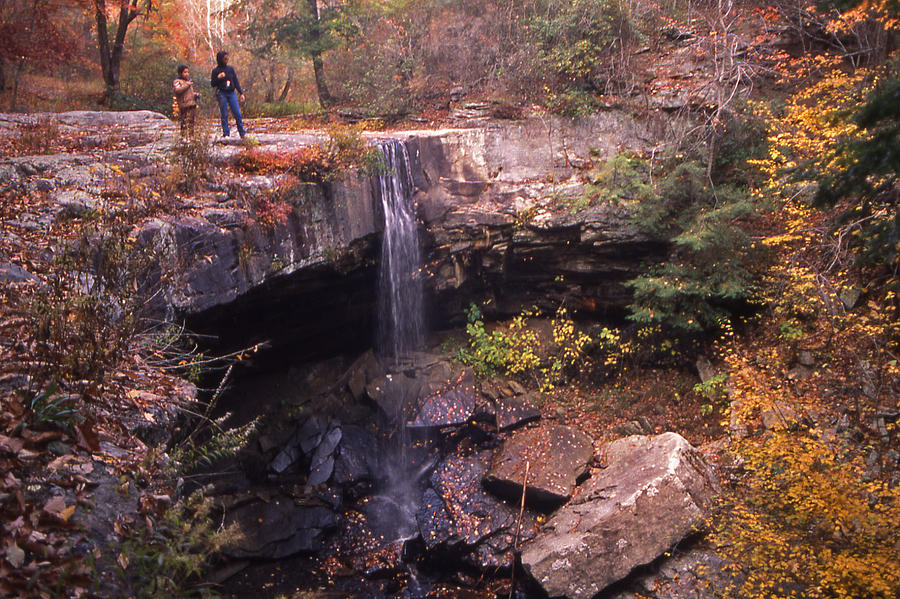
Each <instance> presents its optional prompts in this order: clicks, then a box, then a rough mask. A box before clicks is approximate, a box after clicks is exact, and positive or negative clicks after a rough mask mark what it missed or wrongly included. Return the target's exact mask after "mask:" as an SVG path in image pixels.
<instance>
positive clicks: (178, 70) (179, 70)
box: [175, 64, 188, 77]
mask: <svg viewBox="0 0 900 599" xmlns="http://www.w3.org/2000/svg"><path fill="white" fill-rule="evenodd" d="M187 68H188V66H187V65H186V64H180V65H178V67H177V68H176V69H175V73H176V74H177V75H178V76H179V77H181V74H182V73H184V71H185V69H187Z"/></svg>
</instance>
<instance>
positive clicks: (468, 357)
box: [455, 304, 591, 391]
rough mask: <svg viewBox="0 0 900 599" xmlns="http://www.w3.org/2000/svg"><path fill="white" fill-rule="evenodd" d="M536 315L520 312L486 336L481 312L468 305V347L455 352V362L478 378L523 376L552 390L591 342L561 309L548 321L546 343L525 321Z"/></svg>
mask: <svg viewBox="0 0 900 599" xmlns="http://www.w3.org/2000/svg"><path fill="white" fill-rule="evenodd" d="M536 315H537V314H536V313H535V312H532V311H523V312H522V313H521V314H519V315H518V316H516V317H515V318H513V319H512V320H511V321H510V322H509V323H508V324H507V325H506V326H505V327H499V328H496V329H494V330H493V331H490V332H489V331H488V330H487V329H486V327H485V324H484V320H483V318H482V314H481V310H480V309H479V308H478V306H476V305H475V304H470V305H469V308H468V310H467V311H466V317H467V319H468V323H467V324H466V334H467V335H468V338H469V339H468V341H469V343H468V347H461V348H459V349H457V350H456V354H455V357H456V359H457V360H459V361H461V362H463V363H464V364H467V365H469V366H471V367H472V369H473V370H474V371H475V374H476V375H478V376H480V377H489V376H495V375H499V374H505V375H509V376H525V377H529V378H531V379H532V380H533V381H534V382H536V383H537V384H538V386H539V387H540V389H541V390H542V391H548V390H550V389H553V387H554V386H555V385H557V384H558V383H559V382H560V381H562V380H564V379H565V378H566V376H568V375H569V374H571V371H572V370H574V369H576V368H577V367H578V366H580V365H581V363H583V362H584V360H585V359H586V357H587V349H588V344H589V343H590V341H591V338H590V337H589V336H588V335H586V334H584V333H582V332H580V331H578V330H577V328H576V326H575V323H574V322H573V321H572V319H571V318H569V316H568V314H567V312H566V310H565V308H562V307H561V308H559V309H558V310H557V312H556V314H555V316H554V318H553V319H552V320H551V336H552V337H551V338H550V339H548V338H546V336H545V335H542V334H541V333H540V332H539V331H538V329H537V328H535V327H534V326H532V323H531V322H530V321H529V319H530V318H532V317H534V316H536Z"/></svg>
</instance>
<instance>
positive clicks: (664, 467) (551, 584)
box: [522, 433, 718, 599]
mask: <svg viewBox="0 0 900 599" xmlns="http://www.w3.org/2000/svg"><path fill="white" fill-rule="evenodd" d="M607 456H608V459H609V466H608V467H607V468H605V469H603V470H601V471H599V472H596V473H594V475H593V476H592V477H591V479H590V480H589V481H587V482H586V483H585V484H584V485H583V486H582V488H581V489H580V490H579V493H578V495H577V496H576V497H575V498H574V499H573V500H572V501H571V502H570V503H569V504H568V505H566V506H564V507H562V508H561V509H560V510H559V511H558V512H556V514H554V516H553V517H552V518H551V519H550V520H549V521H548V522H547V524H546V525H545V526H544V527H543V529H542V530H541V531H540V532H539V534H538V537H537V538H536V539H535V540H534V541H532V542H531V543H529V544H528V545H527V546H526V547H525V548H524V550H523V552H522V565H523V566H524V568H525V570H526V571H527V572H528V573H529V574H530V575H531V576H532V577H533V578H534V579H535V580H536V581H537V582H538V583H539V584H540V585H541V587H542V588H543V589H544V591H545V592H546V593H547V595H548V596H550V597H567V598H569V599H589V598H590V597H594V596H595V595H596V594H597V593H599V592H600V591H602V590H603V589H605V588H606V587H608V586H609V585H611V584H612V583H614V582H616V581H618V580H621V579H623V578H625V577H626V576H627V575H628V574H629V572H631V570H632V569H633V568H635V567H637V566H640V565H643V564H648V563H650V562H652V561H653V560H655V559H656V558H657V557H659V556H660V555H662V554H663V553H664V552H665V551H667V550H668V549H669V548H671V547H672V546H673V545H674V544H675V543H677V542H679V541H681V540H682V539H684V538H685V537H687V536H689V535H690V534H691V533H692V532H694V531H696V530H698V529H699V528H701V527H702V526H703V523H704V518H705V516H706V514H707V512H708V510H709V508H710V507H711V505H712V501H713V497H714V495H715V493H716V491H717V490H718V483H717V481H716V479H715V476H714V474H713V472H712V470H711V469H710V467H709V466H708V464H707V463H706V461H705V460H704V458H703V456H702V455H701V454H700V452H698V451H697V450H696V449H694V448H693V447H692V446H691V445H690V444H689V443H688V442H687V441H686V440H685V439H684V438H683V437H681V436H680V435H678V434H675V433H663V434H661V435H657V436H655V437H647V436H642V435H635V436H632V437H626V438H624V439H619V440H617V441H614V442H613V443H610V445H609V446H608V448H607Z"/></svg>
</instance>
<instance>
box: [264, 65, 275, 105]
mask: <svg viewBox="0 0 900 599" xmlns="http://www.w3.org/2000/svg"><path fill="white" fill-rule="evenodd" d="M264 78H265V80H266V96H265V98H264V101H265V102H266V103H268V104H271V103H272V102H274V101H275V61H274V60H273V61H271V62H269V73H268V75H267V76H266V75H265V74H264Z"/></svg>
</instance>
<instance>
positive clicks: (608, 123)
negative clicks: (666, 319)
mask: <svg viewBox="0 0 900 599" xmlns="http://www.w3.org/2000/svg"><path fill="white" fill-rule="evenodd" d="M42 118H46V115H44V117H42ZM0 120H2V119H0ZM59 122H60V123H61V126H62V127H78V128H86V127H87V128H89V127H91V126H95V125H99V127H108V126H109V125H110V123H112V124H114V125H115V127H116V131H117V135H119V136H122V137H123V138H124V139H130V140H131V142H130V145H129V147H127V148H125V149H117V150H115V151H106V152H97V153H92V152H89V151H85V152H83V153H80V154H79V153H76V154H67V155H61V156H48V157H22V158H15V159H6V160H2V161H0V172H2V173H3V174H4V175H5V176H6V177H7V179H8V180H9V181H10V182H11V183H12V184H14V185H22V186H26V187H30V188H35V189H40V190H42V191H45V192H47V193H49V194H51V195H52V196H53V197H55V198H56V199H57V201H58V210H57V211H56V212H55V213H53V214H47V215H45V216H44V217H42V218H45V219H53V218H62V217H66V216H71V215H78V214H83V213H89V212H90V211H92V210H94V209H96V208H98V207H102V205H103V188H104V186H107V185H109V184H110V181H111V180H112V179H113V178H114V176H113V175H112V173H111V171H110V165H111V164H115V165H118V166H119V167H120V168H121V169H122V170H124V171H125V172H126V173H127V176H128V177H129V178H130V181H132V182H134V181H140V180H141V177H143V176H152V175H153V174H154V173H155V172H159V170H160V164H162V163H163V161H164V160H165V159H166V156H167V154H166V152H167V149H168V148H169V147H171V144H172V143H173V142H174V139H175V138H174V126H172V125H171V124H169V123H168V121H166V120H165V119H163V118H161V117H160V115H155V114H153V113H127V114H114V113H99V114H95V113H77V114H76V113H69V114H66V115H61V116H60V117H59ZM665 125H666V124H665V123H664V122H663V121H661V120H660V121H659V122H651V121H638V120H636V119H634V118H632V117H631V116H629V115H627V114H626V113H624V112H619V111H609V112H606V113H601V114H599V115H597V116H595V117H592V118H590V119H585V120H580V121H570V120H566V119H561V118H557V117H543V118H539V117H535V118H531V119H526V120H522V121H484V122H479V124H478V126H476V127H469V128H459V129H443V130H422V131H402V132H396V133H392V134H390V137H393V138H395V139H399V140H401V141H403V142H404V143H405V144H406V145H407V148H408V150H409V154H410V158H411V170H412V177H413V181H414V187H415V196H414V199H415V201H416V202H417V210H418V215H419V218H420V220H421V222H422V225H423V241H424V243H425V245H426V248H425V250H426V252H425V255H426V265H425V274H426V284H427V288H428V289H429V290H430V295H431V301H430V308H431V310H430V311H431V318H432V321H433V324H438V325H440V324H448V323H454V322H459V321H461V320H462V318H463V310H464V308H465V307H466V306H467V305H468V304H469V303H470V302H472V301H475V302H479V301H485V300H491V301H490V302H489V303H488V304H487V306H488V310H487V313H488V316H504V315H509V314H513V313H516V312H518V311H519V310H521V309H522V308H524V307H530V306H532V305H537V306H538V307H542V308H548V309H550V308H553V307H554V306H555V305H558V303H559V302H560V301H562V300H563V299H565V300H566V301H567V303H568V305H569V306H570V307H573V308H575V309H577V310H581V311H583V312H586V313H592V314H595V315H598V316H602V315H608V314H616V313H619V312H620V311H621V309H622V307H623V306H624V305H625V304H626V303H627V301H628V294H627V292H626V290H625V288H624V287H623V286H622V285H621V283H622V282H623V281H624V280H626V279H628V278H630V277H632V276H634V274H635V273H637V272H639V271H640V269H641V268H642V262H643V260H644V259H645V258H649V257H653V256H655V255H657V254H658V253H659V252H660V251H661V249H662V246H661V244H660V243H659V242H657V241H656V240H653V239H649V238H647V237H646V236H645V235H643V234H641V233H640V232H639V231H637V230H636V229H635V228H633V227H632V226H631V225H629V223H628V219H627V215H626V214H625V213H624V212H623V211H622V210H621V209H618V208H615V207H611V206H588V207H585V206H584V205H583V204H582V203H580V202H582V200H581V197H582V185H581V183H579V182H578V179H577V178H576V177H575V175H577V174H578V172H579V170H580V169H583V168H585V167H586V166H587V165H589V164H590V161H591V160H592V159H594V160H596V159H603V158H606V157H609V156H611V155H613V154H614V153H615V152H617V151H619V150H622V149H633V150H648V149H651V148H653V147H654V144H656V143H657V141H658V140H660V139H662V138H663V137H664V129H665ZM3 133H4V131H3V123H2V122H0V134H3ZM98 135H102V133H99V134H98ZM257 137H258V139H259V141H260V142H261V146H260V149H261V150H263V151H267V150H273V151H274V150H284V149H290V148H296V147H298V146H300V145H304V144H309V143H312V142H315V141H316V140H317V139H319V138H320V137H321V134H318V133H316V132H307V133H284V134H261V135H258V136H257ZM371 137H372V138H373V140H377V139H379V138H384V137H388V136H387V135H385V134H372V136H371ZM240 150H241V148H239V147H237V146H232V145H220V144H217V145H216V146H215V150H214V152H215V155H216V160H217V161H218V162H219V163H220V164H225V163H227V162H228V161H229V160H230V158H231V157H232V156H233V155H234V154H235V153H237V152H238V151H240ZM276 184H277V177H250V176H239V175H235V174H233V173H232V174H231V175H223V176H222V177H221V179H218V180H215V181H213V182H211V183H209V184H207V185H206V187H205V189H204V190H203V191H202V192H201V193H199V194H198V195H197V197H195V198H193V199H192V200H191V202H192V208H191V210H190V211H189V212H190V214H189V215H187V216H178V217H163V218H158V219H154V220H150V221H148V222H145V223H143V224H142V225H141V226H140V227H139V231H138V232H137V237H138V238H139V239H140V240H141V241H142V242H143V243H146V244H155V245H157V246H158V247H162V248H164V249H166V253H167V255H168V256H169V258H168V259H169V260H170V261H171V263H172V264H173V265H175V266H176V271H177V273H178V276H177V277H175V280H174V281H173V284H172V285H171V286H170V287H169V290H168V295H167V298H166V304H167V307H168V308H169V310H170V312H171V310H174V311H176V312H179V313H182V314H185V315H188V316H189V317H191V318H192V319H193V320H194V322H195V323H197V325H198V326H199V327H200V328H214V329H217V330H218V331H223V330H224V331H225V332H226V333H228V332H230V333H232V334H233V335H232V336H233V337H234V339H238V338H240V339H242V340H243V342H244V343H246V342H248V341H255V340H262V339H273V338H278V339H281V340H282V341H284V340H288V339H290V340H291V341H292V342H293V343H294V344H296V345H312V346H314V347H315V348H316V351H317V352H319V353H320V355H321V353H324V352H326V351H328V348H333V349H338V348H340V347H342V344H343V343H345V342H348V341H350V340H356V341H357V342H358V343H359V344H362V345H364V344H365V343H367V342H368V341H370V339H369V335H370V333H369V331H372V330H374V324H373V316H374V313H375V308H376V307H375V300H376V292H375V287H376V276H377V260H378V249H379V243H380V235H381V228H382V226H383V225H382V222H383V216H382V214H381V205H380V198H379V197H378V193H377V190H376V189H375V187H374V186H373V183H372V181H371V180H369V179H368V178H366V177H363V176H359V175H351V176H348V177H345V178H344V179H343V180H340V181H336V182H333V183H329V184H326V185H313V184H308V185H302V186H299V187H297V188H295V189H294V191H293V192H292V195H290V196H289V197H288V198H287V199H288V202H289V203H290V204H291V214H290V216H289V218H288V219H287V222H285V223H284V224H283V225H279V226H275V227H274V228H271V227H270V228H267V227H264V226H261V225H259V224H258V223H256V222H254V221H253V219H251V218H249V216H250V214H249V211H248V206H249V205H251V204H252V201H253V198H254V197H258V196H260V195H262V194H263V193H265V191H266V189H267V188H271V187H272V186H274V185H276ZM38 220H39V219H38ZM35 226H36V227H40V226H42V225H41V223H40V222H36V223H35ZM251 332H252V334H251V335H250V336H249V337H248V336H245V334H247V333H251Z"/></svg>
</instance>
